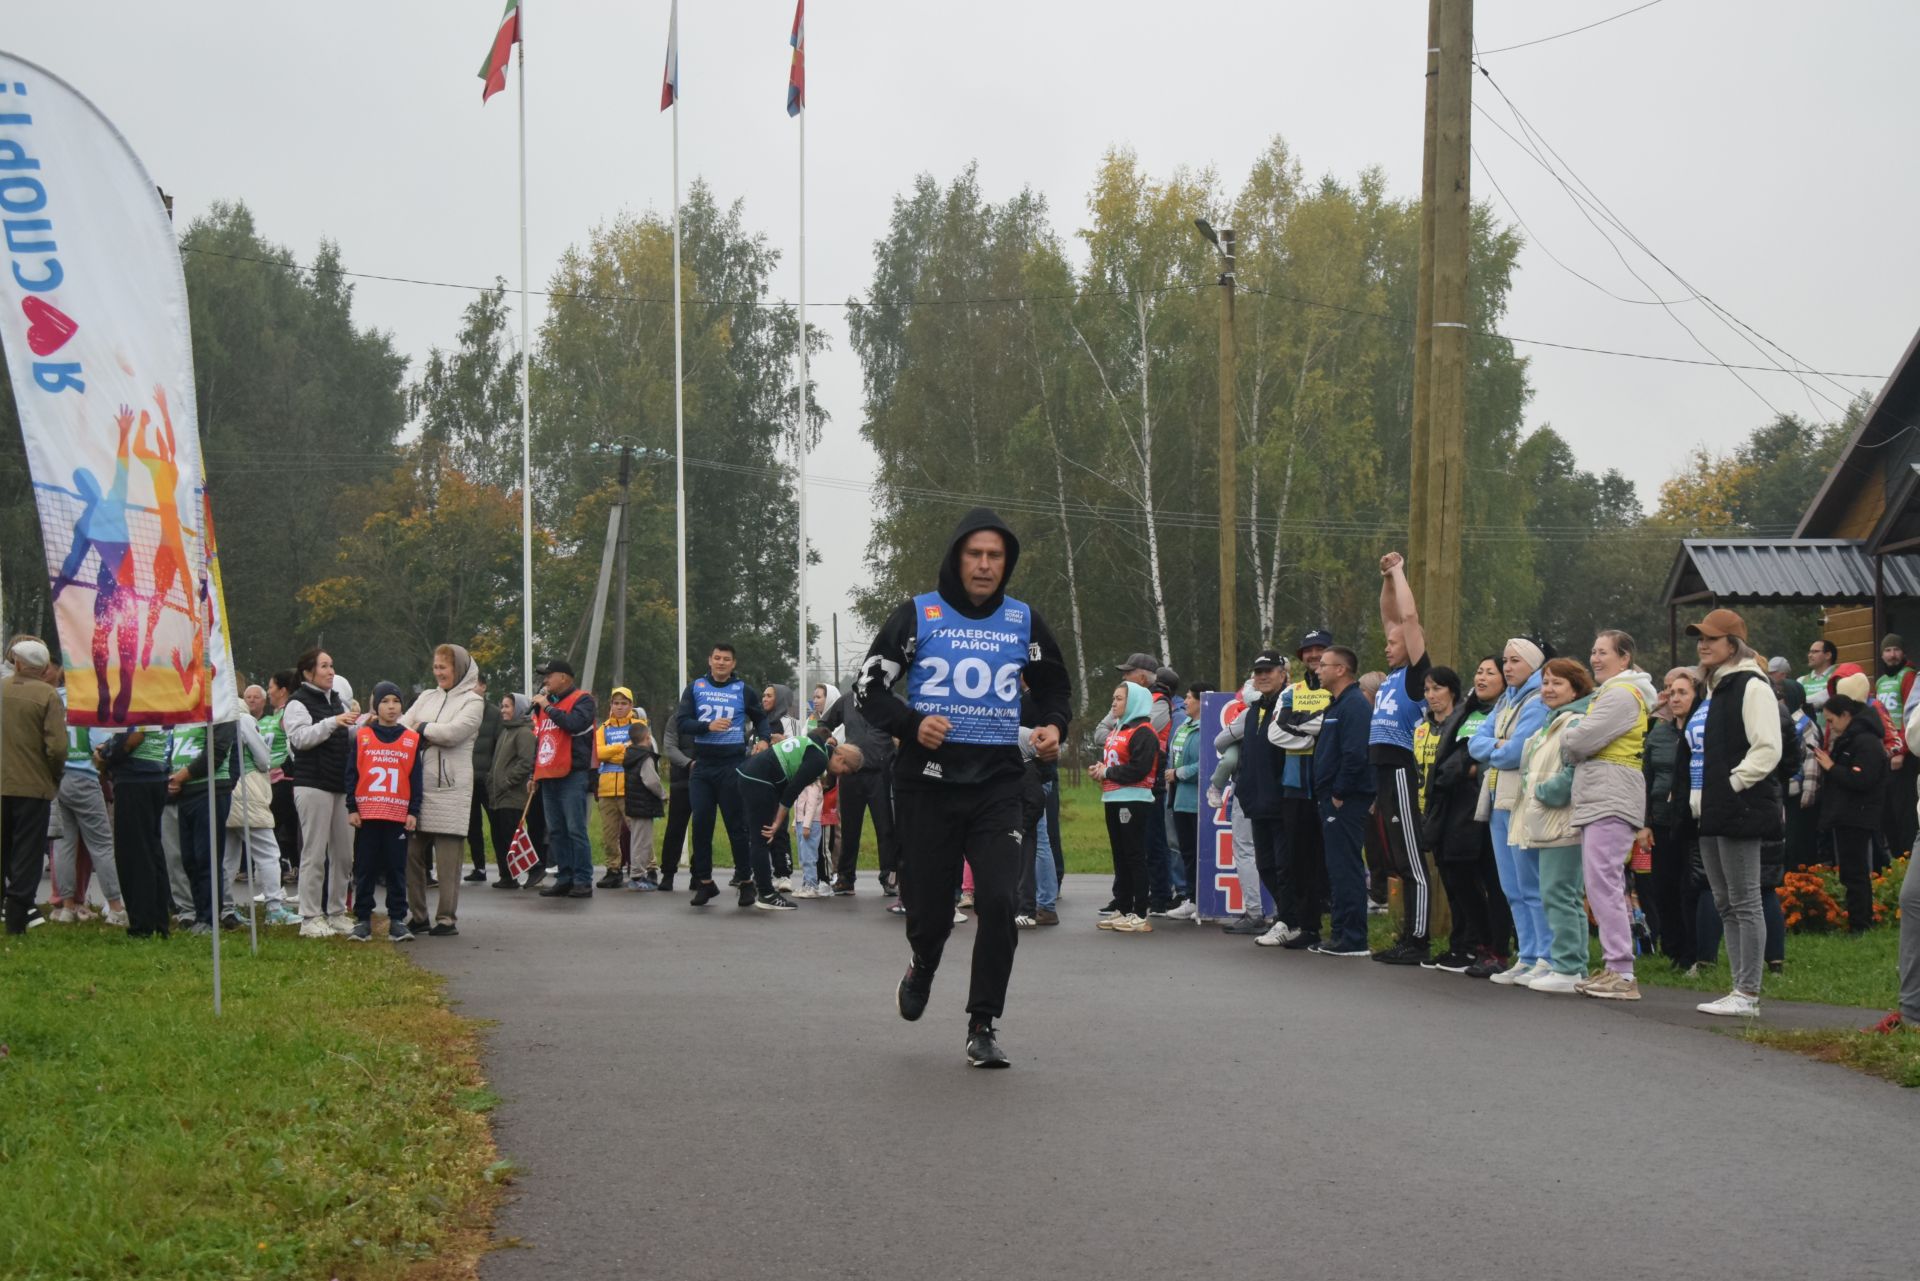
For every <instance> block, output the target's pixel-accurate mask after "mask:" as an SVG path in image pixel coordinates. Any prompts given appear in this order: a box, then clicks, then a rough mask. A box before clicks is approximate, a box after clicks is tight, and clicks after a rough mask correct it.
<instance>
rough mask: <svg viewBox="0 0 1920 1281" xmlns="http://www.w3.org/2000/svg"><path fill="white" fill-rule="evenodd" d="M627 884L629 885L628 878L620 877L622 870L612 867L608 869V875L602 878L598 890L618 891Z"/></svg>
mask: <svg viewBox="0 0 1920 1281" xmlns="http://www.w3.org/2000/svg"><path fill="white" fill-rule="evenodd" d="M626 883H627V879H626V877H624V876H622V875H620V869H619V868H617V867H610V868H608V869H607V871H606V875H604V876H602V877H601V878H600V881H599V884H598V885H597V886H596V888H598V889H603V890H617V889H619V888H620V887H621V886H622V885H625V884H626Z"/></svg>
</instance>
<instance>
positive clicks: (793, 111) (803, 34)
mask: <svg viewBox="0 0 1920 1281" xmlns="http://www.w3.org/2000/svg"><path fill="white" fill-rule="evenodd" d="M806 8H807V0H796V3H795V4H794V6H793V35H792V37H791V38H790V39H789V40H788V41H787V43H788V44H790V45H792V46H793V66H792V68H791V69H790V70H789V71H788V72H787V114H788V115H790V116H797V115H799V114H800V112H801V110H802V109H803V108H805V107H806V105H807V31H806V25H805V23H804V22H803V21H802V15H803V14H804V13H805V12H806Z"/></svg>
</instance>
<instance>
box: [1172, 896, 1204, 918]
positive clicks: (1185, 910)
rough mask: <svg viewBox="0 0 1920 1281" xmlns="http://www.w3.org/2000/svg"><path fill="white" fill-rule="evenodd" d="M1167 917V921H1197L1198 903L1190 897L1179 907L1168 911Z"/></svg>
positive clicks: (1198, 916)
mask: <svg viewBox="0 0 1920 1281" xmlns="http://www.w3.org/2000/svg"><path fill="white" fill-rule="evenodd" d="M1167 919H1168V920H1169V921H1197V920H1199V919H1200V905H1199V904H1198V903H1196V902H1194V901H1193V900H1192V899H1188V900H1187V901H1186V902H1184V903H1182V904H1181V905H1180V906H1179V907H1176V908H1174V909H1173V910H1172V911H1171V912H1168V913H1167Z"/></svg>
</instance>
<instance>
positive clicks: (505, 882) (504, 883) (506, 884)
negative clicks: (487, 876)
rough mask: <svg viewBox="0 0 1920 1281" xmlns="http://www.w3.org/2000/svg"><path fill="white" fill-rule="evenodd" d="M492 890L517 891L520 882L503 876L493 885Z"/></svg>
mask: <svg viewBox="0 0 1920 1281" xmlns="http://www.w3.org/2000/svg"><path fill="white" fill-rule="evenodd" d="M493 888H494V889H496V890H517V889H519V888H520V882H519V881H517V880H515V879H514V878H513V877H511V876H503V877H501V878H500V879H499V880H497V881H495V882H494V883H493Z"/></svg>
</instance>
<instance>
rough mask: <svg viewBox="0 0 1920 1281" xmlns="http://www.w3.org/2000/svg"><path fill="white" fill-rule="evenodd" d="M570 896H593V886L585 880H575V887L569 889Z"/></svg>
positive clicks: (568, 894) (568, 895)
mask: <svg viewBox="0 0 1920 1281" xmlns="http://www.w3.org/2000/svg"><path fill="white" fill-rule="evenodd" d="M567 897H568V898H592V897H593V886H591V885H589V884H587V883H586V882H585V881H575V882H574V883H573V888H572V889H570V890H568V891H567Z"/></svg>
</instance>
